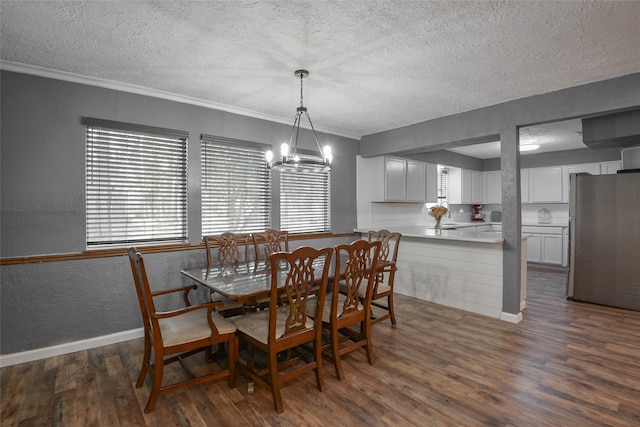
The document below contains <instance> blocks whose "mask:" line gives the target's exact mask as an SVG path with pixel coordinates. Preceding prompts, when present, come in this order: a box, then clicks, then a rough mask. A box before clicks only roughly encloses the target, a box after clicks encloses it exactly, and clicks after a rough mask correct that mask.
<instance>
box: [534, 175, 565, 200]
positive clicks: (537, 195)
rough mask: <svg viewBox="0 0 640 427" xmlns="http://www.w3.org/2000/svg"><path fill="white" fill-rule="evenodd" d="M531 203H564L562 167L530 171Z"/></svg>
mask: <svg viewBox="0 0 640 427" xmlns="http://www.w3.org/2000/svg"><path fill="white" fill-rule="evenodd" d="M528 184H529V203H562V201H563V187H562V167H561V166H554V167H548V168H533V169H529V182H528Z"/></svg>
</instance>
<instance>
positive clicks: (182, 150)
mask: <svg viewBox="0 0 640 427" xmlns="http://www.w3.org/2000/svg"><path fill="white" fill-rule="evenodd" d="M82 124H83V125H85V126H86V130H85V132H86V133H85V135H86V136H85V246H86V248H87V250H91V249H104V248H110V247H114V248H115V247H126V246H131V245H153V244H167V243H184V242H186V241H187V239H188V235H187V232H188V224H187V222H188V218H187V205H188V198H187V163H188V161H187V160H188V159H187V152H188V132H186V131H180V130H173V129H165V128H158V127H152V126H146V125H139V124H134V123H124V122H117V121H111V120H103V119H96V118H90V117H85V118H83V121H82ZM163 164H164V165H165V167H163V168H160V167H159V165H163ZM149 165H152V167H148V166H149ZM149 217H152V218H153V221H149ZM107 230H108V231H107Z"/></svg>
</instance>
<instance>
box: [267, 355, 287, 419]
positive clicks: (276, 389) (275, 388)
mask: <svg viewBox="0 0 640 427" xmlns="http://www.w3.org/2000/svg"><path fill="white" fill-rule="evenodd" d="M269 376H270V377H271V394H272V395H273V404H274V405H275V407H276V412H277V413H279V414H281V413H283V412H284V405H283V403H282V395H281V393H280V381H279V378H278V354H277V353H276V352H275V351H273V349H271V350H269Z"/></svg>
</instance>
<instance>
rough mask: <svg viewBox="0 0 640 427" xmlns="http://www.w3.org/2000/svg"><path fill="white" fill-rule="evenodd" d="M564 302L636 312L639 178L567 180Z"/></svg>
mask: <svg viewBox="0 0 640 427" xmlns="http://www.w3.org/2000/svg"><path fill="white" fill-rule="evenodd" d="M570 189H571V190H570V203H569V271H568V276H567V296H568V297H569V298H573V299H574V300H577V301H586V302H592V303H597V304H603V305H609V306H613V307H621V308H627V309H631V310H639V311H640V172H636V173H618V174H615V175H589V174H571V176H570Z"/></svg>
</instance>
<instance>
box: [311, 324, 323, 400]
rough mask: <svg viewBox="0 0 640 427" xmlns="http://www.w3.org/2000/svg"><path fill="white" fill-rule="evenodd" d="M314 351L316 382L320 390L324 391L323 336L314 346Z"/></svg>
mask: <svg viewBox="0 0 640 427" xmlns="http://www.w3.org/2000/svg"><path fill="white" fill-rule="evenodd" d="M313 347H314V348H313V351H314V355H315V361H316V382H317V383H318V390H320V391H322V389H323V388H324V371H323V370H322V336H320V337H318V339H317V340H316V341H315V342H314V344H313Z"/></svg>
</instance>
